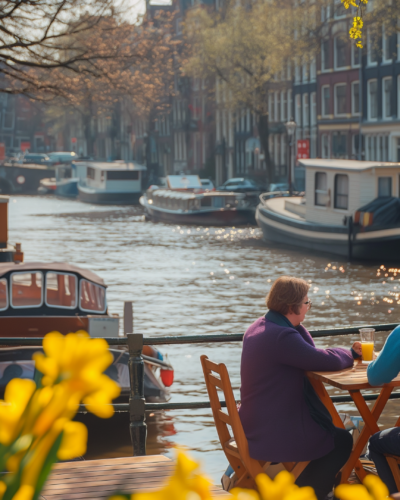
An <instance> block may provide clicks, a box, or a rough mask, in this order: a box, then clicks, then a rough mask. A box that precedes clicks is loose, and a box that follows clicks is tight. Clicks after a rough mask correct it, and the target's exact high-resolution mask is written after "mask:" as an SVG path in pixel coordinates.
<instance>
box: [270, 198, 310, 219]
mask: <svg viewBox="0 0 400 500" xmlns="http://www.w3.org/2000/svg"><path fill="white" fill-rule="evenodd" d="M301 201H302V197H301V196H292V197H290V198H288V197H278V198H270V199H269V200H266V201H265V205H266V206H267V207H268V209H269V210H271V211H272V212H275V213H277V214H279V215H283V216H284V217H288V218H289V219H295V220H301V221H304V217H302V216H301V215H299V213H296V212H298V211H299V210H300V209H301V208H302V205H301ZM290 205H292V208H291V209H290V210H288V208H290ZM296 208H298V209H299V210H296Z"/></svg>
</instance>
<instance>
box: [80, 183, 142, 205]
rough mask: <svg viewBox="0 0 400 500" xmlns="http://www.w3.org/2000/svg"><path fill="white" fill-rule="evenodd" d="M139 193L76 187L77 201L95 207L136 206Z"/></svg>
mask: <svg viewBox="0 0 400 500" xmlns="http://www.w3.org/2000/svg"><path fill="white" fill-rule="evenodd" d="M140 196H141V193H140V192H128V193H120V192H107V191H97V190H95V189H88V188H84V187H82V186H79V185H78V199H79V200H80V201H83V202H85V203H94V204H96V205H137V204H138V203H139V198H140Z"/></svg>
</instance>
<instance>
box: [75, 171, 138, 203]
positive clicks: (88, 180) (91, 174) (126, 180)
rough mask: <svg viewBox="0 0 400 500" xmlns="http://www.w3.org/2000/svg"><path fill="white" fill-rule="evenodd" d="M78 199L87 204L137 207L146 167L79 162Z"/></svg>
mask: <svg viewBox="0 0 400 500" xmlns="http://www.w3.org/2000/svg"><path fill="white" fill-rule="evenodd" d="M76 168H77V176H78V178H79V182H78V198H79V199H80V200H81V201H84V202H86V203H97V204H104V205H135V204H137V203H138V201H139V198H140V196H141V194H142V176H143V172H145V171H146V167H145V166H143V165H139V164H138V163H135V162H122V161H114V162H110V163H107V162H95V161H91V162H78V163H77V164H76Z"/></svg>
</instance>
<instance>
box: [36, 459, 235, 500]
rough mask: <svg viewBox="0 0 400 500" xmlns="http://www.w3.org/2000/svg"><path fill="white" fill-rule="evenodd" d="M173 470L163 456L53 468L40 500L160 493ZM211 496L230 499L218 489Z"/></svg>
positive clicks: (68, 499) (68, 464)
mask: <svg viewBox="0 0 400 500" xmlns="http://www.w3.org/2000/svg"><path fill="white" fill-rule="evenodd" d="M174 467H175V464H174V462H173V461H172V460H170V459H169V458H167V457H165V456H163V455H148V456H144V457H125V458H112V459H105V460H87V461H83V462H65V463H61V464H56V465H55V466H54V467H53V471H52V473H51V474H50V477H49V479H48V480H47V483H46V486H45V489H44V490H43V492H42V494H41V497H40V498H41V500H91V499H93V500H95V499H97V500H98V499H102V498H104V499H106V498H108V497H109V496H110V495H111V494H112V493H114V492H117V491H120V492H121V491H122V492H126V493H137V492H139V491H149V490H152V489H159V488H161V487H162V486H163V484H164V483H165V481H166V480H167V479H168V477H169V476H170V475H171V474H172V473H173V471H174ZM212 494H213V496H218V498H231V497H232V496H231V495H230V494H229V493H226V492H225V491H223V490H222V489H221V487H218V486H213V487H212Z"/></svg>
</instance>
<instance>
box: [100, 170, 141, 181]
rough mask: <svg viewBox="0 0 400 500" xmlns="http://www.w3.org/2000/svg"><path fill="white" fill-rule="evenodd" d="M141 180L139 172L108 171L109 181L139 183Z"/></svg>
mask: <svg viewBox="0 0 400 500" xmlns="http://www.w3.org/2000/svg"><path fill="white" fill-rule="evenodd" d="M138 179H139V171H138V170H108V171H107V180H108V181H137V180H138Z"/></svg>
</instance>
